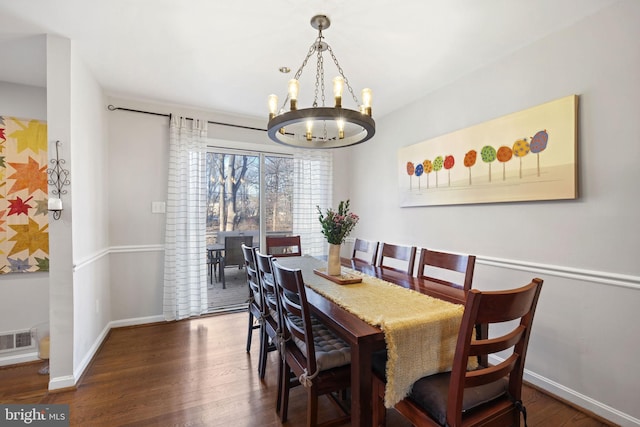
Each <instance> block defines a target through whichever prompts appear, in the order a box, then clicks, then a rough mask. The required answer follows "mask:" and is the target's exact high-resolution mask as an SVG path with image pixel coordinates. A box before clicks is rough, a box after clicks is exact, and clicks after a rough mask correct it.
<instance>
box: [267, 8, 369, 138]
mask: <svg viewBox="0 0 640 427" xmlns="http://www.w3.org/2000/svg"><path fill="white" fill-rule="evenodd" d="M330 25H331V22H330V21H329V18H328V17H326V16H325V15H316V16H314V17H313V18H311V26H312V27H313V28H315V29H316V30H318V37H317V38H316V39H315V41H314V42H313V44H312V45H311V47H310V48H309V52H308V53H307V56H306V58H305V59H304V61H303V62H302V65H301V66H300V68H299V69H298V71H297V72H296V74H295V76H294V77H293V79H291V80H289V91H288V94H287V97H286V99H285V100H284V102H283V104H282V106H281V107H280V109H278V97H277V96H276V95H269V101H268V105H269V123H268V125H267V127H268V130H267V131H268V134H269V138H271V139H272V140H273V141H275V142H277V143H279V144H284V145H289V146H292V147H301V148H338V147H347V146H350V145H355V144H360V143H362V142H365V141H367V140H368V139H371V137H373V135H374V134H375V132H376V124H375V122H374V121H373V118H372V117H371V95H372V94H371V89H363V90H362V103H360V102H359V101H358V99H357V98H356V95H355V94H354V92H353V89H352V88H351V85H350V84H349V80H348V79H347V77H346V76H345V75H344V72H343V71H342V67H340V64H339V63H338V59H337V58H336V56H335V55H334V53H333V50H332V49H331V46H329V44H327V42H325V41H324V36H323V35H322V30H326V29H327V28H329V26H330ZM325 51H329V54H330V55H331V59H332V60H333V62H334V64H335V66H336V67H337V69H338V74H339V75H338V76H337V77H335V78H334V79H333V99H334V100H335V104H334V105H333V106H330V107H328V106H325V82H324V58H323V53H324V52H325ZM314 53H315V54H316V57H317V65H316V81H315V95H314V99H313V104H312V106H311V107H310V108H300V109H299V108H298V94H299V91H300V82H299V80H300V76H301V75H302V70H303V69H304V67H305V66H306V65H307V62H308V61H309V59H310V58H311V56H312V55H313V54H314ZM345 87H346V89H347V90H348V92H349V94H350V95H351V97H352V98H353V101H354V102H355V105H356V106H357V108H358V109H357V110H352V109H348V108H343V106H342V97H343V94H344V89H345ZM287 105H288V106H289V110H288V111H285V107H286V106H287Z"/></svg>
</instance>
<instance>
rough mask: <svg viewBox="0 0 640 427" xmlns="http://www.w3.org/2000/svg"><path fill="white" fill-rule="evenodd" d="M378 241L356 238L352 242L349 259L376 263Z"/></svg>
mask: <svg viewBox="0 0 640 427" xmlns="http://www.w3.org/2000/svg"><path fill="white" fill-rule="evenodd" d="M378 246H379V244H378V242H373V241H370V240H364V239H358V238H356V240H355V242H353V254H352V255H351V259H353V260H356V261H363V262H366V263H369V264H371V265H376V261H377V260H378Z"/></svg>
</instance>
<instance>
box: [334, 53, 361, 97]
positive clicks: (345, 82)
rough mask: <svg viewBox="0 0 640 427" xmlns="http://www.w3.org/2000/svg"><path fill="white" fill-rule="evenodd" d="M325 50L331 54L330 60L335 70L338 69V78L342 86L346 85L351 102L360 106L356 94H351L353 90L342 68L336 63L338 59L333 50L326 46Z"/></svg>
mask: <svg viewBox="0 0 640 427" xmlns="http://www.w3.org/2000/svg"><path fill="white" fill-rule="evenodd" d="M327 50H328V51H329V53H330V54H331V58H332V59H333V63H334V64H336V68H337V69H338V73H340V76H341V77H342V79H343V80H344V84H345V85H347V89H349V92H350V93H351V96H352V97H353V101H354V102H355V103H356V105H360V102H359V101H358V98H356V94H355V93H354V92H353V88H352V87H351V85H350V84H349V79H347V76H345V75H344V71H342V67H341V66H340V64H339V63H338V58H336V55H334V53H333V49H331V46H329V45H327Z"/></svg>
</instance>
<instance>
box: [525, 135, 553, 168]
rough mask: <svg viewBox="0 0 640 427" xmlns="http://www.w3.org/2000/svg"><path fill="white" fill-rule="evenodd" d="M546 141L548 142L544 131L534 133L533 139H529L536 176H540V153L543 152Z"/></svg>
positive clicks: (547, 136)
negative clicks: (534, 157)
mask: <svg viewBox="0 0 640 427" xmlns="http://www.w3.org/2000/svg"><path fill="white" fill-rule="evenodd" d="M547 141H549V134H548V133H547V130H546V129H545V130H541V131H540V132H538V133H536V134H535V135H534V136H533V138H531V143H530V144H529V148H531V152H532V153H534V154H535V155H536V161H537V166H538V176H540V153H541V152H543V151H544V149H545V148H547Z"/></svg>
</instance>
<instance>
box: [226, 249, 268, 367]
mask: <svg viewBox="0 0 640 427" xmlns="http://www.w3.org/2000/svg"><path fill="white" fill-rule="evenodd" d="M227 239H228V237H227ZM240 248H241V250H242V255H243V259H244V263H245V271H246V273H247V286H248V289H249V304H248V306H247V311H248V312H249V328H248V330H247V353H249V352H251V341H252V337H253V331H254V330H256V329H259V330H260V331H259V332H260V356H259V359H258V373H262V372H263V371H264V366H263V364H264V363H265V361H263V360H262V348H263V347H264V346H266V345H267V343H266V340H265V332H264V322H263V318H264V311H265V303H264V297H263V295H262V291H261V288H260V277H259V276H258V270H257V269H256V255H255V252H254V248H252V247H251V246H247V245H245V244H244V243H243V244H242V245H241V247H240Z"/></svg>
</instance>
